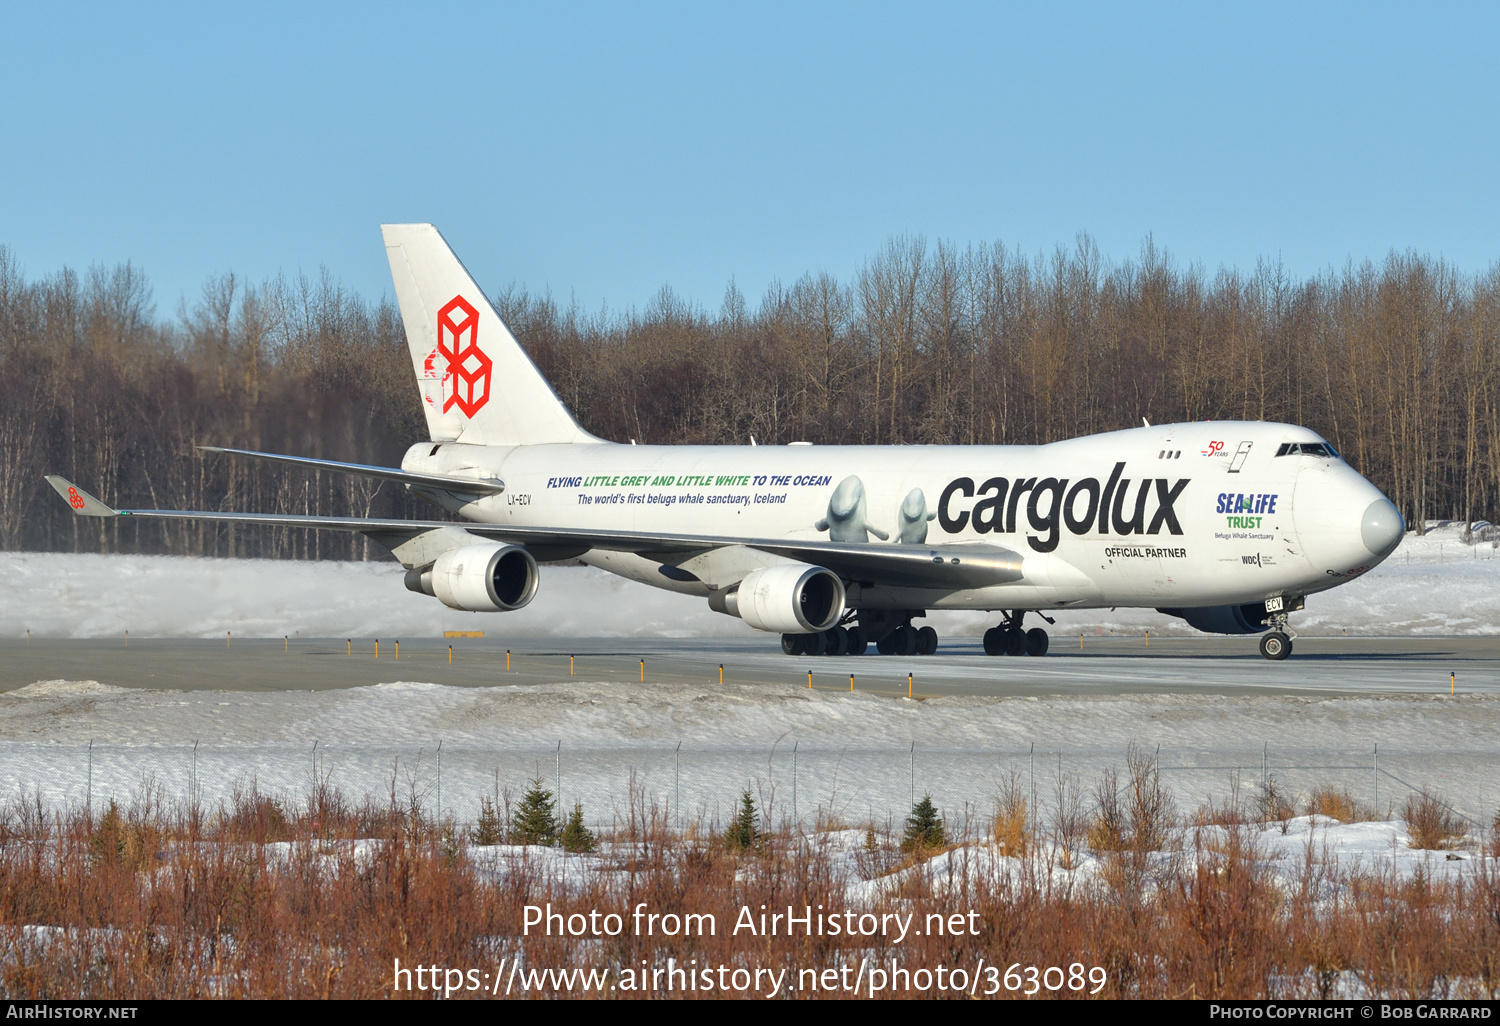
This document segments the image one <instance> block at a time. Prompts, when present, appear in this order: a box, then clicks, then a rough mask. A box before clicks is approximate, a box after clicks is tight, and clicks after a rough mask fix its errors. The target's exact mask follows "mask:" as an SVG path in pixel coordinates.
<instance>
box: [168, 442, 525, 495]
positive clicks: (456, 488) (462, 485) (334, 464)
mask: <svg viewBox="0 0 1500 1026" xmlns="http://www.w3.org/2000/svg"><path fill="white" fill-rule="evenodd" d="M198 448H199V449H201V450H203V451H204V452H223V453H228V454H229V455H231V456H248V457H250V458H251V459H256V460H268V461H270V462H272V463H289V464H291V465H292V466H301V467H311V468H314V469H317V470H328V471H332V472H334V473H336V474H353V475H355V476H356V477H374V478H379V479H381V480H384V481H399V482H401V483H402V484H409V485H418V486H420V487H423V488H438V489H441V490H443V491H445V492H459V493H462V494H465V495H499V494H500V493H501V492H503V491H505V482H504V481H501V480H500V479H498V478H493V477H486V478H473V477H454V476H449V475H446V474H413V473H411V472H410V471H406V470H399V469H397V468H396V467H372V466H369V465H368V464H364V463H340V462H339V461H337V460H317V459H313V458H311V457H309V456H282V455H280V454H279V453H271V452H253V451H251V450H249V449H221V448H220V447H219V446H217V445H200V446H198Z"/></svg>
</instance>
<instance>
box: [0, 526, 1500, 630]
mask: <svg viewBox="0 0 1500 1026" xmlns="http://www.w3.org/2000/svg"><path fill="white" fill-rule="evenodd" d="M401 576H402V571H401V568H400V567H399V566H397V565H396V564H394V563H310V562H282V561H274V560H235V559H185V558H174V557H167V556H102V555H67V554H56V553H26V552H12V553H4V554H0V636H9V637H20V636H23V635H24V634H25V633H26V631H28V630H30V631H31V632H32V633H33V634H36V635H38V636H44V635H53V636H63V637H74V638H94V637H119V636H120V635H121V634H123V633H124V632H125V631H129V632H130V633H131V634H132V635H133V636H135V637H141V638H148V637H187V638H195V637H196V638H209V637H222V636H223V634H224V632H225V631H226V630H228V631H233V632H234V634H235V635H236V636H242V637H266V638H279V637H281V636H282V635H291V636H294V637H295V636H298V635H300V636H302V637H328V638H331V637H337V638H345V637H360V636H366V637H381V636H385V637H417V636H421V635H428V636H434V635H438V634H441V633H442V632H443V631H444V630H483V629H485V628H486V627H487V626H488V627H489V628H490V629H491V630H494V629H496V626H497V618H498V617H501V616H503V618H504V629H505V631H506V632H507V633H508V634H510V635H512V636H517V637H628V636H650V637H669V638H682V637H747V636H749V635H751V634H752V633H753V632H752V631H751V630H750V628H749V627H747V626H745V624H744V623H743V622H742V621H740V620H736V619H734V618H732V617H728V616H724V615H722V614H719V613H714V612H712V611H710V610H709V608H708V605H707V603H705V602H703V601H702V600H701V599H696V598H691V597H688V596H684V595H677V594H674V593H672V592H668V591H662V590H659V589H656V588H648V587H646V586H644V585H641V584H635V583H633V582H630V581H626V580H624V579H623V578H620V577H616V576H614V575H612V574H607V573H604V572H603V571H600V570H594V569H592V568H589V567H560V566H557V567H544V568H543V569H542V585H541V589H540V591H539V592H538V594H537V597H536V599H535V601H533V602H532V603H531V605H529V606H527V607H526V608H525V609H522V610H519V611H517V612H514V613H505V614H486V613H462V612H457V611H455V610H451V609H448V608H447V607H445V606H443V605H442V604H441V603H439V602H437V601H436V600H435V599H432V598H429V597H428V596H425V595H416V594H413V593H412V592H409V591H407V590H406V589H405V587H403V586H402V583H401ZM929 622H930V623H931V624H932V625H933V626H934V627H936V628H937V630H938V633H940V634H943V635H953V634H967V635H978V634H982V633H983V632H984V630H985V629H986V628H987V627H990V626H993V622H994V621H993V617H991V616H989V615H988V614H978V613H936V614H934V615H933V616H932V617H931V618H930V620H929ZM1293 623H1294V624H1295V625H1296V627H1297V629H1298V630H1299V631H1300V632H1302V633H1304V634H1340V633H1343V632H1345V631H1347V632H1348V633H1350V634H1375V635H1392V634H1394V635H1400V634H1408V633H1416V634H1495V633H1500V548H1497V547H1496V544H1495V543H1493V542H1482V543H1479V544H1469V543H1466V541H1465V538H1464V532H1463V525H1462V524H1446V525H1443V526H1438V527H1434V529H1432V530H1430V531H1429V532H1428V533H1427V534H1426V535H1425V536H1423V537H1417V536H1415V535H1408V536H1407V537H1406V539H1405V540H1404V541H1403V542H1402V544H1401V547H1400V548H1399V549H1397V550H1396V553H1395V554H1394V555H1393V556H1392V557H1391V558H1390V559H1388V560H1386V562H1385V563H1383V564H1381V565H1380V566H1379V567H1377V568H1376V569H1375V570H1373V571H1371V572H1370V573H1368V574H1366V575H1365V576H1364V577H1362V578H1359V579H1357V580H1355V581H1352V582H1350V583H1349V584H1346V585H1344V586H1343V587H1339V588H1335V589H1333V590H1332V591H1327V592H1322V593H1319V594H1317V595H1313V596H1311V597H1309V598H1308V600H1307V609H1306V610H1304V611H1303V612H1301V613H1298V614H1296V615H1295V616H1294V618H1293ZM1058 625H1059V626H1058V631H1059V632H1061V633H1063V634H1069V633H1076V632H1084V633H1093V632H1095V631H1101V632H1106V633H1107V632H1108V631H1111V630H1113V631H1121V632H1141V631H1144V630H1147V629H1149V630H1151V631H1152V632H1153V633H1158V634H1163V635H1170V634H1178V635H1192V634H1196V633H1197V632H1196V631H1194V630H1193V629H1192V628H1191V627H1189V626H1187V625H1186V624H1185V623H1183V622H1182V621H1181V620H1176V619H1173V618H1170V617H1167V616H1164V615H1162V614H1160V613H1157V612H1155V611H1154V610H1149V609H1139V610H1127V609H1121V610H1118V611H1114V612H1111V611H1109V610H1079V611H1076V612H1064V613H1060V614H1059V615H1058Z"/></svg>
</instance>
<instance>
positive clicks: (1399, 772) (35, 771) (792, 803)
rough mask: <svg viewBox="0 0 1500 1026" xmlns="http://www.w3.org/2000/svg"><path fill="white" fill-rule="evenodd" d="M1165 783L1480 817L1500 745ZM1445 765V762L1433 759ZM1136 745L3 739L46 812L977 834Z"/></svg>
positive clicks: (1076, 784) (1051, 799) (1248, 763)
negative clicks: (490, 800)
mask: <svg viewBox="0 0 1500 1026" xmlns="http://www.w3.org/2000/svg"><path fill="white" fill-rule="evenodd" d="M1141 752H1142V754H1144V755H1147V756H1150V757H1151V758H1152V759H1153V760H1154V762H1155V765H1156V767H1157V769H1158V770H1159V771H1160V773H1161V778H1162V781H1163V782H1164V783H1165V784H1166V785H1167V786H1168V787H1170V789H1171V791H1172V793H1173V796H1174V798H1175V800H1176V805H1177V809H1178V812H1179V814H1181V815H1182V816H1184V817H1190V816H1191V815H1192V814H1193V813H1194V811H1195V810H1196V809H1197V808H1198V807H1200V806H1201V805H1203V804H1204V803H1206V802H1208V801H1210V800H1212V801H1215V802H1218V803H1223V802H1225V801H1228V800H1229V799H1230V798H1231V796H1232V793H1233V792H1235V791H1237V792H1238V794H1239V797H1240V799H1241V801H1243V802H1244V803H1245V804H1246V805H1247V806H1253V804H1254V801H1255V798H1256V795H1257V794H1259V793H1261V791H1262V790H1263V788H1264V786H1265V785H1266V783H1267V782H1273V783H1274V785H1275V786H1276V788H1277V790H1279V791H1280V792H1281V793H1282V794H1284V795H1286V796H1287V797H1289V798H1291V799H1292V800H1293V802H1294V803H1296V808H1297V811H1299V812H1300V811H1302V810H1303V807H1304V805H1305V802H1306V800H1307V798H1308V797H1309V796H1310V795H1311V794H1312V793H1313V792H1314V791H1315V790H1319V789H1332V790H1335V791H1338V792H1342V793H1345V794H1347V795H1348V796H1350V797H1352V798H1353V799H1354V800H1355V801H1357V802H1358V803H1359V804H1360V805H1363V806H1365V807H1366V808H1367V809H1369V810H1371V811H1372V812H1373V813H1374V814H1376V815H1377V816H1378V817H1379V818H1387V817H1399V815H1400V810H1401V808H1402V806H1403V804H1404V803H1405V801H1406V798H1407V797H1408V796H1409V795H1411V794H1414V793H1416V792H1418V791H1420V790H1423V789H1426V790H1428V791H1430V792H1431V793H1433V794H1435V795H1437V796H1440V797H1441V798H1442V799H1443V800H1444V801H1445V802H1447V803H1448V804H1449V805H1450V806H1451V807H1452V809H1453V810H1454V811H1455V812H1457V813H1458V814H1459V815H1460V816H1462V817H1464V818H1465V819H1467V820H1468V821H1469V822H1470V823H1472V824H1473V825H1475V826H1476V827H1487V826H1489V825H1490V823H1491V821H1492V819H1493V817H1494V815H1495V813H1496V809H1497V807H1500V752H1497V751H1476V752H1445V753H1442V754H1441V756H1440V757H1439V756H1436V755H1434V753H1433V752H1432V751H1431V750H1423V751H1421V752H1407V751H1403V750H1402V749H1401V748H1400V747H1399V746H1396V745H1391V746H1387V745H1372V746H1370V747H1369V748H1366V749H1363V750H1319V749H1309V748H1280V747H1278V746H1276V745H1275V744H1274V743H1271V742H1264V743H1262V744H1259V745H1257V746H1255V747H1253V748H1250V747H1247V748H1244V749H1238V750H1233V751H1223V750H1216V751H1208V750H1204V751H1192V750H1187V749H1142V750H1141ZM1439 760H1440V761H1439ZM1125 763H1126V753H1125V752H1124V751H1120V752H1106V751H1100V750H1098V749H1088V750H1083V749H1069V748H1060V747H1057V746H1043V745H1037V746H1036V747H1035V748H1030V747H1028V748H1027V749H1026V750H1021V751H1018V750H998V749H976V748H938V747H924V746H922V745H917V744H907V745H904V746H891V747H880V748H875V747H868V746H865V747H847V748H831V747H828V746H827V745H826V744H824V745H817V746H809V745H804V744H801V743H800V742H796V741H791V740H781V741H777V742H774V743H767V744H764V745H758V746H757V745H745V746H737V747H724V746H714V747H694V746H693V745H691V744H682V745H673V746H670V747H661V746H641V747H595V746H571V745H569V744H568V743H567V742H566V741H562V742H559V743H558V744H556V745H552V746H548V747H529V746H528V747H506V748H492V747H483V746H476V745H473V744H465V745H454V744H444V743H441V742H439V741H438V740H434V741H432V742H431V743H430V744H426V745H407V746H399V747H396V746H389V745H358V744H329V743H324V742H321V741H312V740H309V741H306V742H303V743H293V742H288V743H275V744H255V745H235V744H207V743H196V742H193V743H184V744H180V745H128V744H117V743H111V744H104V743H92V742H91V743H83V744H55V743H43V744H24V743H20V744H18V743H10V744H6V745H4V746H3V747H0V784H3V786H4V787H5V788H6V789H7V790H8V792H9V795H10V796H11V797H19V796H23V795H24V796H25V797H27V798H30V799H33V800H34V799H40V800H41V802H42V803H43V804H44V805H46V806H48V807H52V808H59V809H66V808H82V807H84V806H91V807H93V808H95V809H97V808H99V807H100V804H101V803H105V802H108V801H109V800H110V799H112V798H113V799H115V800H117V801H120V802H122V803H123V802H127V801H130V800H134V799H137V798H139V797H140V796H142V795H144V794H146V793H148V792H149V793H150V794H151V795H152V796H153V797H154V798H156V799H160V800H162V801H164V802H166V803H168V804H170V803H181V802H186V801H187V800H188V799H189V798H191V797H194V796H196V798H197V800H198V801H199V802H200V803H201V804H202V805H203V806H205V807H207V808H209V809H212V808H214V807H215V806H217V805H219V804H220V803H231V802H232V801H233V800H234V798H235V796H236V795H237V794H238V795H244V794H246V793H248V791H249V790H250V789H251V788H252V787H253V788H254V789H255V790H256V791H258V792H259V793H260V794H262V795H267V796H271V797H275V798H277V799H278V800H280V801H282V802H284V803H287V804H288V805H296V804H298V803H300V802H302V801H304V800H305V799H306V797H307V796H308V795H309V794H310V793H311V792H312V791H313V789H314V787H315V786H317V785H318V784H322V785H325V786H328V787H332V788H335V789H337V790H338V791H339V792H341V794H342V795H343V796H344V797H345V798H346V799H349V800H351V801H355V802H357V801H360V800H362V799H365V798H369V799H372V800H374V801H377V802H382V803H383V802H386V801H390V800H392V799H394V800H395V801H396V802H397V803H398V804H400V805H401V806H402V807H404V808H409V807H411V806H413V805H415V806H417V807H419V808H420V809H421V810H422V811H423V812H424V813H426V814H427V815H429V816H440V817H444V818H452V819H455V820H457V821H459V822H465V823H466V822H472V821H473V820H474V819H475V818H476V816H477V815H478V811H479V805H480V800H481V798H484V797H490V796H498V797H500V798H501V799H502V804H503V798H504V797H505V796H506V795H507V794H508V795H509V796H511V797H513V798H514V797H518V796H519V795H520V793H521V792H522V791H524V790H525V789H526V788H527V787H528V786H529V785H530V784H531V782H532V781H536V780H539V781H540V782H541V783H542V785H543V786H544V787H545V788H546V789H547V790H549V791H554V792H555V793H556V794H557V795H558V798H559V808H560V809H562V810H563V811H570V810H571V809H572V807H573V805H574V804H575V803H578V804H581V805H582V806H583V810H584V817H585V819H586V820H587V821H588V822H589V823H590V824H592V825H595V826H600V827H606V828H607V827H609V826H611V825H612V824H614V823H618V822H622V821H623V820H624V819H626V818H627V817H628V815H629V812H630V807H631V803H632V802H635V803H636V807H637V808H638V809H639V808H640V807H641V803H644V804H645V805H646V806H647V807H649V808H651V809H654V810H655V814H656V815H658V816H659V817H662V818H664V819H665V820H666V822H667V823H668V825H673V826H684V827H685V826H687V825H689V824H700V825H713V826H717V825H721V824H723V823H725V822H726V821H727V820H728V819H729V818H730V817H732V816H733V814H734V811H735V809H736V806H737V803H738V802H739V799H740V796H741V794H742V793H743V792H745V791H747V790H748V791H750V792H751V794H752V795H753V796H754V797H755V799H756V802H757V805H758V807H759V808H760V809H761V810H762V811H763V813H765V814H766V815H767V816H768V817H769V818H770V820H771V821H772V822H774V823H777V824H780V823H783V822H786V823H795V824H799V825H800V826H802V827H803V828H813V827H815V826H818V825H827V824H829V823H846V824H850V825H863V824H866V823H872V822H873V823H877V824H880V823H891V822H894V823H899V822H900V821H901V820H902V819H904V817H905V816H906V815H907V813H908V812H909V811H910V809H911V806H912V803H913V801H914V800H917V799H920V798H921V797H922V796H923V795H929V794H930V795H931V796H932V798H933V800H934V802H936V803H937V804H938V805H939V806H940V807H941V808H942V809H943V810H944V812H945V814H946V815H947V816H948V817H949V818H950V821H952V822H954V824H955V825H958V824H959V823H961V822H962V821H963V819H964V817H965V816H966V815H967V816H968V818H969V819H970V821H971V822H973V823H974V824H975V825H976V826H978V825H979V824H981V823H982V822H983V821H985V820H986V819H987V817H988V816H989V815H990V813H991V812H992V811H993V809H994V807H995V802H996V800H997V798H998V797H999V796H1000V795H1001V794H1003V793H1006V792H1007V791H1009V792H1010V793H1012V794H1016V793H1019V794H1021V795H1023V796H1025V797H1027V798H1028V799H1030V803H1031V808H1032V809H1033V810H1034V811H1035V812H1036V814H1037V815H1038V816H1039V817H1040V818H1042V819H1044V820H1045V818H1046V817H1047V816H1048V814H1049V810H1050V809H1051V808H1054V807H1056V805H1057V803H1058V802H1059V801H1062V800H1066V799H1065V797H1064V796H1065V795H1066V794H1067V793H1068V792H1069V790H1071V791H1072V792H1073V793H1074V794H1076V795H1078V796H1081V798H1082V800H1083V801H1084V802H1085V803H1087V802H1088V801H1089V798H1090V795H1091V792H1092V790H1093V788H1094V787H1095V785H1096V784H1097V782H1098V780H1099V778H1100V775H1101V774H1102V773H1103V772H1104V771H1106V770H1108V769H1111V768H1114V769H1118V770H1121V771H1123V770H1124V769H1125Z"/></svg>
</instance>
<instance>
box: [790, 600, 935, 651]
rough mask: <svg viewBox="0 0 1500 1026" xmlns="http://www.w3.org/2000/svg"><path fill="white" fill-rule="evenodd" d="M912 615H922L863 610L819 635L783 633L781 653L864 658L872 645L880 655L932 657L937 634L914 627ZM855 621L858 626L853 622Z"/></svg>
mask: <svg viewBox="0 0 1500 1026" xmlns="http://www.w3.org/2000/svg"><path fill="white" fill-rule="evenodd" d="M913 615H920V613H916V612H913V611H905V612H903V611H896V610H875V611H870V610H865V611H861V612H858V613H856V614H855V615H854V616H850V617H849V618H848V619H847V620H845V622H844V623H843V624H840V625H838V626H837V627H830V628H829V629H828V630H826V631H822V632H820V633H818V634H783V635H782V636H781V650H782V651H783V652H785V653H786V654H787V655H790V656H796V655H813V656H816V655H864V654H865V652H866V651H868V650H869V648H870V646H871V645H873V646H874V647H875V651H877V652H879V653H880V654H881V655H905V656H913V655H932V654H933V653H934V652H936V651H937V647H938V634H937V631H935V630H933V629H932V628H931V627H913V626H912V625H911V618H912V616H913ZM856 618H857V619H858V621H859V622H858V623H855V622H854V621H855V619H856ZM846 624H847V626H846Z"/></svg>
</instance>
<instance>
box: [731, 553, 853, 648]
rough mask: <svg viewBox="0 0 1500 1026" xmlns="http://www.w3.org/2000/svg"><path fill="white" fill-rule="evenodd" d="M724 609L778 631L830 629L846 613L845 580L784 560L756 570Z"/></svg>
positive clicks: (817, 569) (825, 571) (811, 567)
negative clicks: (781, 562)
mask: <svg viewBox="0 0 1500 1026" xmlns="http://www.w3.org/2000/svg"><path fill="white" fill-rule="evenodd" d="M724 606H725V609H724V611H725V612H727V613H730V614H731V615H733V616H739V617H742V618H743V619H744V621H745V622H746V623H748V624H749V625H750V626H751V627H754V628H756V629H757V630H762V631H772V632H774V633H777V634H813V633H816V632H817V631H826V630H827V629H828V628H830V627H832V626H834V625H835V624H837V623H838V622H839V620H840V619H841V618H842V617H843V615H844V582H843V581H841V580H839V575H838V574H836V573H834V572H833V571H832V570H825V569H824V568H823V567H821V566H812V565H811V564H808V563H783V564H781V565H779V566H768V567H762V568H761V569H759V570H752V571H751V572H750V573H749V574H747V575H746V576H745V579H744V580H743V581H741V582H740V586H739V588H738V589H736V590H735V591H732V592H730V593H729V594H728V595H726V596H725V597H724Z"/></svg>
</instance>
